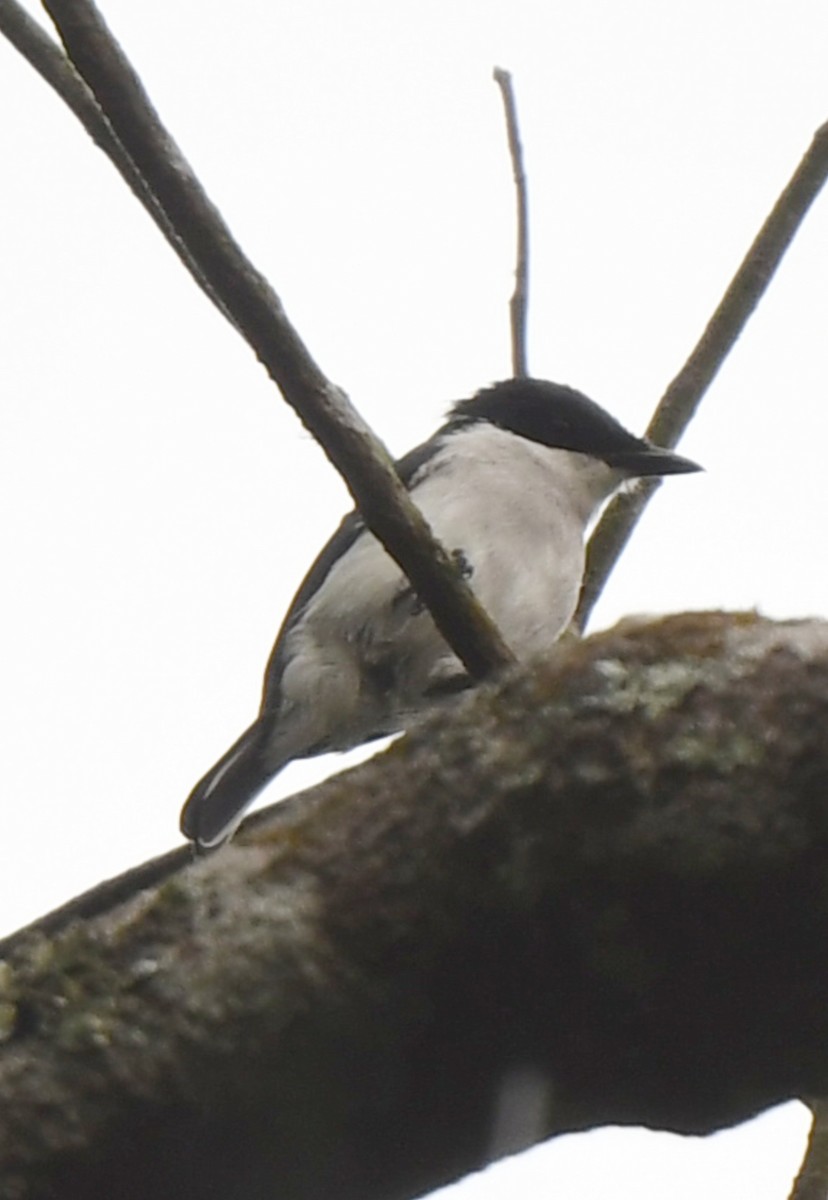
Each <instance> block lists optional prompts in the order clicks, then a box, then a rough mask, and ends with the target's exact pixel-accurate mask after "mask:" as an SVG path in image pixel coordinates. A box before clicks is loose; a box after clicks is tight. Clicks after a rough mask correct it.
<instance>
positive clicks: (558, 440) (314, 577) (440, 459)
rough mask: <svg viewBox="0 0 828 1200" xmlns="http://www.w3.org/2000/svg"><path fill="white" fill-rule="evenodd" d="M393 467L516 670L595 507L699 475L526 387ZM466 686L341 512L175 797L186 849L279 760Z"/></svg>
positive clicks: (569, 610)
mask: <svg viewBox="0 0 828 1200" xmlns="http://www.w3.org/2000/svg"><path fill="white" fill-rule="evenodd" d="M395 465H396V469H397V472H398V474H399V476H400V478H401V480H402V481H403V483H404V484H405V486H406V487H407V488H408V490H409V492H410V494H411V497H412V499H413V501H414V502H415V503H416V504H417V505H418V507H419V508H420V510H421V511H422V513H423V515H424V516H425V518H426V520H427V521H428V522H429V524H430V525H431V528H432V530H433V532H434V534H435V535H436V537H437V538H438V539H439V540H440V542H441V543H442V544H443V545H444V546H445V547H446V549H447V550H448V551H449V552H450V553H451V554H452V555H453V557H454V559H455V561H456V563H457V564H458V567H459V569H460V571H461V572H462V574H463V575H464V576H465V577H466V579H467V581H468V583H469V585H470V587H471V588H472V590H473V592H474V593H475V595H476V597H477V599H478V600H479V601H480V603H481V604H482V606H483V608H484V609H485V610H486V612H487V613H488V614H489V616H490V617H491V618H492V620H493V621H494V623H495V625H496V626H497V627H498V629H499V630H500V632H501V634H502V636H503V638H504V639H505V642H506V644H507V645H508V646H509V648H510V649H511V651H512V653H513V654H514V656H515V657H516V658H517V660H518V661H525V660H527V659H530V658H532V657H533V656H537V655H542V654H543V653H544V652H545V651H547V650H548V649H549V648H550V646H552V645H553V644H554V643H555V641H556V640H557V639H558V638H559V637H560V635H561V634H562V633H563V631H564V630H565V629H566V627H567V626H568V624H569V622H570V620H571V618H572V616H573V614H574V612H575V608H576V605H577V602H578V596H579V592H580V588H581V583H582V579H583V574H584V564H585V544H584V543H585V538H586V533H587V530H588V528H589V527H590V525H591V522H592V520H593V518H594V517H595V516H596V514H597V512H598V510H599V509H600V508H601V507H602V505H603V504H604V503H605V501H607V500H608V499H609V498H610V496H611V495H612V494H613V493H614V492H615V491H617V490H618V489H619V488H620V487H622V485H624V483H625V482H626V481H627V480H631V479H634V478H639V477H643V476H665V475H677V474H684V473H689V472H693V471H699V470H701V467H699V466H698V464H696V463H695V462H692V461H691V460H690V459H688V458H684V457H682V456H681V455H679V454H676V453H674V452H673V451H672V450H667V449H664V448H662V447H660V446H657V445H655V444H654V443H653V442H651V441H649V440H648V439H646V438H642V437H636V436H635V435H634V434H632V433H630V432H628V431H627V430H626V429H625V428H624V426H623V425H621V424H620V423H619V422H618V421H617V420H616V419H615V418H614V417H612V416H611V415H610V414H609V413H608V412H606V411H605V410H604V409H603V408H601V407H600V406H599V405H598V404H596V403H595V402H594V401H593V400H590V399H589V398H588V397H587V396H585V395H583V393H581V392H579V391H576V390H575V389H574V388H571V387H568V386H565V385H563V384H556V383H551V382H548V381H547V380H543V379H535V378H527V377H522V378H513V379H506V380H503V381H501V382H499V383H495V384H493V385H491V386H489V387H486V388H483V389H482V390H480V391H478V392H477V393H476V394H475V395H473V396H472V397H471V398H470V399H464V400H461V401H459V402H458V403H456V404H454V405H453V407H452V408H451V409H450V410H449V412H448V415H447V419H446V421H445V423H444V424H443V425H442V426H441V427H440V428H439V429H438V430H437V431H436V433H435V434H434V435H433V436H432V437H431V438H429V439H428V440H427V441H426V442H424V443H423V444H422V445H420V446H417V447H416V448H415V449H413V450H411V451H409V453H408V454H406V455H404V457H403V458H401V459H400V460H399V461H398V462H397V463H396V464H395ZM474 682H475V681H474V680H472V679H471V678H470V677H469V675H468V674H467V672H466V671H465V669H464V667H463V665H462V663H461V662H460V660H459V659H458V658H457V657H456V656H455V655H454V653H453V652H452V651H451V649H450V648H449V646H448V644H447V643H446V642H445V641H444V640H443V638H442V636H441V635H440V634H439V633H438V631H437V628H436V626H435V624H434V622H433V620H432V618H431V615H430V614H429V612H428V610H427V609H426V608H425V606H424V605H423V604H422V602H421V601H420V599H419V598H418V596H417V595H416V593H415V592H414V590H413V589H412V587H411V584H410V583H409V581H408V579H407V578H406V576H405V575H404V574H403V572H402V571H401V570H400V568H399V566H398V565H397V564H396V563H395V562H394V560H393V559H392V558H391V557H390V555H389V554H388V553H387V552H386V551H385V550H384V548H383V547H382V545H381V544H380V543H379V542H378V541H377V539H376V538H375V537H374V535H373V534H372V533H371V532H370V531H369V530H368V529H367V527H366V525H365V523H364V521H363V519H362V517H361V516H360V514H359V512H358V511H353V512H351V513H349V514H348V515H347V516H346V517H345V518H344V519H343V521H342V523H341V524H340V526H339V528H338V529H337V531H336V532H335V533H334V535H333V537H331V539H330V541H328V543H327V544H326V545H325V546H324V548H323V549H322V551H321V553H320V554H319V556H318V557H317V558H316V560H315V562H314V563H313V565H312V566H311V568H310V570H309V571H308V574H307V575H306V577H305V579H304V581H303V582H302V584H301V585H300V587H299V590H298V592H297V593H296V596H295V598H294V600H293V602H292V604H291V605H290V608H289V609H288V612H287V615H286V616H285V618H284V621H283V623H282V627H281V630H280V632H279V634H278V637H277V639H276V643H275V645H274V647H273V650H272V652H271V654H270V657H269V660H268V663H267V667H266V670H265V677H264V686H263V694H262V701H261V707H260V711H259V715H258V716H257V718H256V720H255V721H254V722H253V724H252V725H251V726H250V727H249V728H248V729H246V730H245V732H244V733H242V735H241V736H240V737H239V738H238V740H237V741H236V742H234V743H233V745H232V746H231V747H230V749H229V750H228V751H227V752H226V753H225V754H224V755H223V756H222V757H221V758H220V759H219V760H218V762H217V763H216V764H215V766H213V767H212V768H211V769H210V770H209V771H208V772H207V774H206V775H204V777H203V778H202V779H201V780H199V782H198V783H197V784H196V785H195V787H194V788H193V790H192V792H191V793H190V796H189V797H188V799H187V801H186V803H185V805H184V808H183V810H182V813H181V830H182V832H183V834H184V836H185V837H186V838H188V839H189V840H190V841H192V842H193V843H194V844H195V846H196V848H197V849H198V850H209V849H212V848H215V847H217V846H218V845H220V844H221V843H222V842H224V841H225V840H226V839H227V838H228V837H229V836H230V835H231V834H232V833H233V832H234V830H235V828H236V826H237V825H238V823H239V821H240V820H241V817H242V815H243V813H244V811H245V809H246V808H247V807H248V805H249V804H251V803H252V801H253V800H254V799H255V798H256V796H257V795H258V794H259V792H260V791H261V790H262V789H263V788H264V787H265V786H266V785H267V784H268V783H269V782H270V780H272V779H273V778H274V777H275V776H276V775H277V774H278V772H279V771H281V769H282V768H283V767H284V766H285V765H286V764H287V763H289V762H291V761H292V760H293V759H297V758H306V757H310V756H313V755H316V754H323V753H325V752H328V751H332V750H348V749H351V748H352V747H353V746H356V745H359V744H361V743H363V742H369V741H371V740H373V739H376V738H379V737H383V736H386V735H388V734H393V733H397V732H399V731H400V730H405V729H407V728H409V727H410V726H411V725H412V724H413V723H414V722H415V721H417V720H418V719H419V718H420V717H421V716H422V715H424V714H426V713H428V712H430V711H432V710H433V709H434V708H435V707H436V706H438V705H439V704H441V703H442V704H445V703H447V702H448V701H449V699H450V698H451V697H452V696H456V694H457V693H459V692H462V691H464V690H466V689H467V688H469V687H471V686H473V685H474Z"/></svg>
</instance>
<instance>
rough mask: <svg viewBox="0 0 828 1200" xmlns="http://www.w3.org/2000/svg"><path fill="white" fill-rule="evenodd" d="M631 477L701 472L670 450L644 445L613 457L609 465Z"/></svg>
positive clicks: (691, 462) (696, 464)
mask: <svg viewBox="0 0 828 1200" xmlns="http://www.w3.org/2000/svg"><path fill="white" fill-rule="evenodd" d="M610 465H611V466H613V467H617V468H618V469H619V470H620V471H624V473H625V474H627V475H631V476H636V475H637V476H639V477H641V476H644V475H689V474H690V473H691V472H693V471H703V470H704V467H700V466H699V464H698V463H695V462H693V460H692V459H691V458H684V456H683V455H681V454H674V453H673V451H672V450H662V448H661V447H660V446H651V445H646V444H645V445H644V446H642V448H641V449H640V450H630V451H627V452H622V453H620V454H617V455H613V458H612V462H611V464H610Z"/></svg>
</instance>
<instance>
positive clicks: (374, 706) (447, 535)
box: [281, 423, 619, 748]
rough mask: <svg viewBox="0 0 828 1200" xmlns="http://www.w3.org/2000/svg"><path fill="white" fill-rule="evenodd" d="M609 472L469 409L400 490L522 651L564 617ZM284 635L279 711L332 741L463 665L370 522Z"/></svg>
mask: <svg viewBox="0 0 828 1200" xmlns="http://www.w3.org/2000/svg"><path fill="white" fill-rule="evenodd" d="M618 482H619V476H618V474H617V473H616V472H613V471H612V470H611V469H610V468H609V467H607V466H605V465H604V464H603V463H600V462H597V461H595V460H592V459H589V458H587V457H585V456H584V455H581V454H574V453H571V452H569V451H566V450H556V449H549V448H548V447H544V446H541V445H538V444H537V443H533V442H529V441H527V440H526V439H524V438H520V437H517V436H516V435H514V434H511V433H508V432H506V431H504V430H501V429H497V428H496V427H495V426H492V425H488V424H484V423H480V424H477V425H473V426H470V427H469V428H468V429H466V430H463V431H462V432H458V433H456V434H454V435H452V436H451V437H449V438H448V439H447V442H446V444H445V446H444V447H443V448H442V449H441V450H440V451H439V452H438V454H437V455H435V457H434V458H432V459H431V460H430V461H429V462H428V463H426V464H425V466H424V467H423V468H422V469H421V471H420V473H419V477H418V476H415V478H414V481H413V485H412V489H411V490H412V496H413V498H414V500H415V501H416V503H417V504H418V505H419V507H420V508H421V510H422V512H423V513H424V515H425V517H426V519H427V520H428V521H429V523H430V524H431V526H432V528H433V530H434V532H435V533H436V535H437V537H438V538H439V539H440V541H441V542H442V543H443V545H444V546H445V548H446V549H447V550H448V551H449V552H452V551H459V552H460V553H461V554H462V555H463V557H464V559H465V561H466V562H467V563H468V566H469V568H470V570H471V575H470V578H469V582H470V584H471V586H472V588H473V589H474V591H475V593H476V594H477V596H478V597H479V599H480V601H481V603H482V604H483V606H484V608H485V609H486V611H487V612H488V613H489V615H490V616H491V617H492V619H493V620H494V622H495V624H496V625H497V626H498V628H499V629H500V631H501V633H502V634H503V636H504V638H505V640H506V642H507V644H508V645H509V646H510V647H511V649H512V650H513V652H514V653H515V654H516V655H517V656H518V657H519V658H521V659H523V658H527V657H530V656H531V655H534V654H537V653H542V652H543V651H544V650H545V649H547V648H548V647H549V646H551V645H552V643H553V642H554V641H555V640H556V638H557V637H558V636H559V635H560V633H561V632H562V631H563V629H564V628H565V627H566V625H567V624H568V623H569V620H570V618H571V616H572V614H573V612H574V610H575V605H576V603H577V599H578V592H579V589H580V584H581V577H582V574H583V565H584V533H585V529H586V526H587V524H588V522H589V520H590V519H591V517H592V516H593V514H594V512H595V510H596V508H597V507H598V505H600V503H601V502H602V501H603V500H604V499H605V498H606V497H607V496H608V495H609V494H610V493H611V492H612V491H613V490H614V488H615V487H616V486H617V484H618ZM285 649H286V652H287V653H286V661H287V666H286V669H285V671H284V675H283V677H282V683H281V692H282V701H283V705H284V708H283V713H284V714H286V713H287V711H288V710H290V709H292V710H293V711H294V712H297V713H298V712H299V711H301V712H302V713H303V714H304V715H303V718H302V724H303V726H305V725H307V723H308V722H310V725H312V726H313V729H311V728H307V729H305V731H304V733H303V736H304V737H305V738H306V740H308V741H314V740H316V741H318V740H320V738H322V739H324V741H325V744H326V746H330V748H336V747H343V746H346V745H352V744H354V742H355V741H357V740H363V739H364V738H365V737H366V736H368V735H369V734H370V733H371V732H380V731H382V730H381V729H379V728H376V727H377V726H384V725H385V726H388V729H387V731H388V732H390V731H391V730H393V729H396V728H400V727H401V726H403V725H405V724H406V723H407V721H408V720H409V719H410V717H411V715H412V714H416V713H417V712H419V711H421V710H422V709H423V707H426V706H427V705H426V704H425V703H424V693H427V692H428V690H429V688H431V687H433V685H434V683H435V681H439V680H440V679H441V678H444V677H446V676H452V675H456V674H459V673H460V672H461V670H462V668H461V667H460V664H459V663H458V662H457V660H456V658H455V657H454V655H453V654H452V653H451V652H450V651H449V650H448V647H447V646H446V644H445V643H444V642H443V640H442V638H441V637H440V636H439V634H438V633H437V631H436V629H435V627H434V624H433V622H432V620H431V617H430V616H429V615H428V613H427V612H425V611H422V609H421V606H420V605H419V602H418V601H417V599H416V597H414V596H413V594H411V591H410V587H409V585H408V582H407V580H406V579H405V577H404V576H403V575H402V573H401V572H400V570H399V568H398V567H397V565H396V564H395V563H394V562H393V560H392V559H391V558H390V557H389V556H388V555H387V554H386V553H385V551H384V550H383V549H382V547H381V546H380V545H379V543H378V542H377V541H376V540H375V539H374V537H373V536H372V535H371V534H368V533H364V534H362V535H361V536H360V537H359V538H358V539H357V541H356V542H355V543H354V544H353V545H352V546H351V548H350V549H349V550H348V551H347V552H346V553H345V554H344V555H343V556H342V558H341V559H340V560H339V561H338V562H337V563H336V564H335V565H334V566H333V567H332V569H331V571H330V572H329V574H328V576H327V578H326V579H325V582H324V583H323V585H322V586H321V587H320V588H319V590H318V591H317V593H316V594H315V595H314V596H313V597H312V599H311V600H310V602H309V604H308V606H307V608H306V609H305V611H304V613H303V614H302V615H301V616H300V618H299V620H298V621H297V622H296V624H295V626H294V627H293V628H292V629H291V630H290V631H288V632H287V633H286V646H285ZM311 714H313V716H311ZM334 727H336V729H335V728H334ZM337 730H338V732H337Z"/></svg>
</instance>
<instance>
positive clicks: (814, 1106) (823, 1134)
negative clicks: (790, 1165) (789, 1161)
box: [788, 1100, 828, 1200]
mask: <svg viewBox="0 0 828 1200" xmlns="http://www.w3.org/2000/svg"><path fill="white" fill-rule="evenodd" d="M807 1103H808V1106H809V1108H810V1109H811V1112H812V1114H813V1118H814V1119H813V1121H812V1123H811V1132H810V1134H809V1135H808V1145H807V1147H806V1149H805V1156H804V1158H803V1159H802V1166H801V1167H800V1168H799V1174H798V1175H797V1177H796V1179H795V1180H794V1182H793V1187H792V1188H791V1193H790V1196H789V1197H788V1200H826V1197H828V1101H825V1100H808V1102H807Z"/></svg>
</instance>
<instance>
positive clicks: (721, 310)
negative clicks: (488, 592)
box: [573, 123, 828, 631]
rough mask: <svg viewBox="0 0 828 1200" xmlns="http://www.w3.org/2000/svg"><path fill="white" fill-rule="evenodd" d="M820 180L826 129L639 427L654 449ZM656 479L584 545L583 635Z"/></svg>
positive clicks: (748, 304) (695, 394)
mask: <svg viewBox="0 0 828 1200" xmlns="http://www.w3.org/2000/svg"><path fill="white" fill-rule="evenodd" d="M826 177H828V123H826V124H825V125H823V126H821V127H820V128H819V129H818V130H817V131H816V133H815V134H814V138H813V141H812V142H811V145H810V147H809V148H808V151H807V153H806V154H805V156H804V158H803V159H802V161H801V162H800V163H799V165H798V167H797V168H796V170H795V171H794V173H793V175H792V176H791V179H790V181H789V182H788V184H787V186H786V187H785V188H784V190H783V191H782V193H781V194H780V196H779V199H778V200H777V201H776V203H775V204H774V206H773V208H772V210H771V212H770V214H769V216H768V217H767V219H766V221H765V223H764V225H763V226H762V228H761V229H760V231H759V233H758V234H757V236H756V239H755V241H754V242H753V245H752V246H751V247H750V249H749V250H748V252H747V254H746V256H745V258H744V260H743V261H742V263H741V265H740V267H739V269H738V270H737V272H736V274H735V275H734V277H733V279H732V280H731V283H730V285H729V286H728V288H727V291H726V292H725V294H724V296H723V297H722V300H721V302H720V304H719V306H718V308H717V309H716V311H715V312H714V313H713V316H712V317H711V318H710V321H709V322H708V324H707V328H706V329H705V331H704V333H703V334H702V336H701V338H700V339H699V341H698V343H697V344H696V347H695V349H694V350H693V352H692V353H691V355H690V357H689V358H688V359H687V362H686V363H685V364H684V366H683V367H682V369H681V371H679V373H678V375H677V376H676V377H675V379H674V380H673V381H672V383H671V384H670V386H669V387H668V388H667V391H666V392H665V393H664V396H663V398H662V400H661V401H660V403H659V405H658V407H657V409H656V411H655V414H654V416H653V418H652V420H651V421H650V424H649V426H648V428H647V436H648V437H650V438H652V440H653V441H654V442H657V443H658V444H659V445H661V446H669V447H672V446H675V445H676V443H677V442H678V440H679V438H680V437H681V435H682V433H683V432H684V430H685V429H686V428H687V425H688V424H689V422H690V420H691V419H692V417H693V414H694V413H695V411H696V409H697V407H698V405H699V402H700V400H701V398H702V396H703V395H704V393H705V391H706V390H707V388H708V387H709V385H710V383H711V382H712V380H713V379H714V378H715V376H716V373H717V372H718V370H719V368H720V367H721V365H722V363H723V362H724V360H725V359H726V358H727V355H728V354H729V353H730V351H731V349H732V348H733V346H734V344H735V342H736V340H737V338H738V337H739V335H740V334H741V332H742V330H743V329H744V327H745V325H746V324H747V322H748V319H749V318H750V316H751V314H752V313H753V310H754V309H755V308H756V306H757V304H758V303H759V301H760V300H761V298H762V296H763V295H764V293H765V290H766V288H767V286H768V284H769V283H770V281H771V279H772V277H773V275H774V272H775V271H776V268H777V267H778V266H779V263H780V262H781V260H782V257H783V255H784V254H785V251H786V250H787V249H788V246H789V245H790V244H791V242H792V240H793V238H794V235H795V234H796V231H797V230H798V229H799V226H800V225H801V224H802V221H803V219H804V218H805V215H806V213H807V212H808V209H809V208H810V207H811V205H812V204H813V202H814V200H815V199H816V197H817V195H818V194H819V192H820V190H821V189H822V187H823V185H824V183H825V180H826ZM660 482H661V481H660V480H655V479H647V480H642V481H641V482H640V483H639V484H638V485H637V487H636V488H635V489H634V490H633V491H630V492H625V493H621V494H620V495H618V496H616V497H615V499H614V500H613V501H612V502H611V503H610V504H609V506H608V507H607V510H606V512H605V513H604V516H603V518H602V519H601V521H600V522H599V524H598V526H597V528H596V530H595V532H594V534H593V535H592V538H591V539H590V542H589V546H588V547H587V568H586V574H585V576H584V584H583V588H582V589H581V598H580V602H579V604H578V611H577V612H576V614H575V617H574V619H573V625H574V626H575V628H576V629H578V630H581V631H582V630H583V629H584V628H585V626H586V624H587V622H588V620H589V617H590V614H591V613H592V610H593V608H594V606H595V604H596V602H597V600H598V597H599V596H600V595H601V592H602V591H603V589H604V585H605V584H606V581H607V579H608V578H609V575H610V573H611V571H612V569H613V567H614V566H615V564H616V562H617V561H618V558H619V556H620V555H621V552H622V550H623V549H624V547H625V546H626V544H627V541H628V540H629V537H630V534H631V533H632V531H633V529H634V528H635V525H636V524H637V522H638V521H639V519H640V517H641V515H642V513H643V512H644V509H645V508H646V506H647V504H648V503H649V501H650V499H651V498H652V496H653V495H654V493H655V492H656V491H657V489H658V487H659V486H660Z"/></svg>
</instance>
